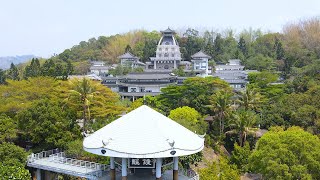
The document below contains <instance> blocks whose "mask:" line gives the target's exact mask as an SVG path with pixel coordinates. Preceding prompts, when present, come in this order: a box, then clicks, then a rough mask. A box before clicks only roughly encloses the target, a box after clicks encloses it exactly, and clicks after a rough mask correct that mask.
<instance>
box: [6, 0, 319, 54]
mask: <svg viewBox="0 0 320 180" xmlns="http://www.w3.org/2000/svg"><path fill="white" fill-rule="evenodd" d="M319 15H320V0H158V1H153V0H127V1H125V0H1V2H0V56H14V55H23V54H34V55H37V56H42V57H50V56H51V55H53V54H54V53H61V52H62V51H63V50H64V49H66V48H71V47H72V46H73V45H76V44H78V43H79V42H80V41H87V40H88V39H89V38H91V37H98V36H101V35H104V36H109V35H113V34H118V33H125V32H127V31H130V30H136V29H145V30H148V31H150V30H157V31H159V30H163V29H166V28H167V27H168V26H169V27H170V28H172V29H181V28H187V27H192V28H207V29H213V30H222V29H225V28H232V29H234V30H236V32H239V31H241V30H242V29H244V28H249V27H252V28H254V29H256V28H261V29H262V30H263V31H269V30H270V31H281V29H282V26H283V25H285V24H286V23H287V22H293V21H298V20H299V19H304V18H309V17H314V16H319Z"/></svg>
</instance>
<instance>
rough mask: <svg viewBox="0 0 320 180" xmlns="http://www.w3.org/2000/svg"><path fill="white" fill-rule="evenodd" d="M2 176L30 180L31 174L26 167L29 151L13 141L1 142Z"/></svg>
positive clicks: (0, 172)
mask: <svg viewBox="0 0 320 180" xmlns="http://www.w3.org/2000/svg"><path fill="white" fill-rule="evenodd" d="M0 159H1V162H0V177H1V178H2V179H21V180H28V179H30V178H31V175H30V173H29V171H28V170H27V169H24V167H25V163H26V160H27V153H26V152H25V151H24V149H23V148H21V147H19V146H16V145H14V144H12V143H6V142H3V143H1V144H0Z"/></svg>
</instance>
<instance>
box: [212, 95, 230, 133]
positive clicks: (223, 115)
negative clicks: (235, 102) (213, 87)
mask: <svg viewBox="0 0 320 180" xmlns="http://www.w3.org/2000/svg"><path fill="white" fill-rule="evenodd" d="M231 97H232V94H230V93H228V92H226V91H223V90H220V91H217V92H216V93H214V94H213V95H212V96H211V97H210V102H211V108H212V112H213V113H214V118H215V119H217V120H218V121H219V123H220V125H219V127H220V135H222V134H223V133H224V127H225V123H226V119H227V118H229V117H230V115H231V112H232V107H231V105H232V100H231Z"/></svg>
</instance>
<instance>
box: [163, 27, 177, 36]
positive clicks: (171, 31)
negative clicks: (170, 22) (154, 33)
mask: <svg viewBox="0 0 320 180" xmlns="http://www.w3.org/2000/svg"><path fill="white" fill-rule="evenodd" d="M161 33H166V34H167V33H175V32H174V31H173V30H171V29H170V28H169V27H168V28H167V29H166V30H164V31H161Z"/></svg>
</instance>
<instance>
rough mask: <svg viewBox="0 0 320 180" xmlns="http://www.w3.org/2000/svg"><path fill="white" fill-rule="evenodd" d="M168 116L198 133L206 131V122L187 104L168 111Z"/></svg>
mask: <svg viewBox="0 0 320 180" xmlns="http://www.w3.org/2000/svg"><path fill="white" fill-rule="evenodd" d="M169 118H171V119H172V120H174V121H176V122H177V123H179V124H180V125H182V126H184V127H185V128H187V129H189V130H190V131H193V132H196V133H198V134H200V133H201V134H204V133H205V132H206V122H204V120H203V119H202V117H201V115H200V114H199V112H198V111H196V110H195V109H194V108H190V107H188V106H183V107H179V108H177V109H174V110H172V111H170V114H169Z"/></svg>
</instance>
